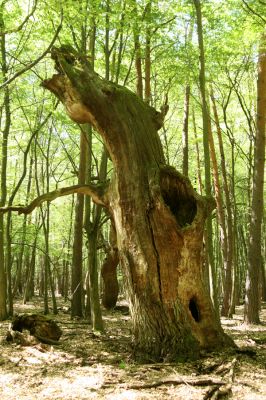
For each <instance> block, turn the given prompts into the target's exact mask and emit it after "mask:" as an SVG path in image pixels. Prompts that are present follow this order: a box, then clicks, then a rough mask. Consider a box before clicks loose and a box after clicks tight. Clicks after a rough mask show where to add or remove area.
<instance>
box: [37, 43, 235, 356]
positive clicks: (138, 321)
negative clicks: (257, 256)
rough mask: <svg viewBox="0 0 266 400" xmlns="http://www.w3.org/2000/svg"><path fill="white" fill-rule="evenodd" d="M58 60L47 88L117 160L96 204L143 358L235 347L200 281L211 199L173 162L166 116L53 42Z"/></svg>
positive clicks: (70, 50)
mask: <svg viewBox="0 0 266 400" xmlns="http://www.w3.org/2000/svg"><path fill="white" fill-rule="evenodd" d="M52 58H53V59H54V60H55V64H56V69H57V71H58V73H57V74H55V75H53V77H52V78H51V79H48V80H46V81H44V82H43V86H44V87H45V88H47V89H49V90H50V91H51V92H53V93H54V94H55V95H56V96H57V97H58V98H59V99H60V101H61V102H62V103H63V104H64V106H65V109H66V111H67V113H68V115H69V116H70V118H71V119H72V120H73V121H75V122H77V123H80V124H82V123H90V124H92V125H93V127H94V128H95V129H96V130H97V131H98V132H99V133H100V134H101V136H102V138H103V140H104V143H105V146H106V148H107V150H108V152H109V154H110V157H111V159H112V162H113V165H114V174H113V177H112V180H111V182H110V184H109V185H108V186H107V187H106V189H105V190H104V191H102V192H101V193H99V192H97V196H94V201H96V202H100V204H102V205H104V206H105V207H107V208H108V211H109V213H110V214H111V216H112V219H113V221H114V224H115V230H116V233H117V247H118V251H119V257H120V263H121V265H122V268H123V271H124V274H125V276H126V281H127V289H128V299H129V303H130V310H131V315H132V321H133V335H134V337H133V339H134V344H135V349H136V352H137V354H144V355H146V357H148V358H150V359H157V360H158V359H164V358H166V357H169V358H178V357H180V356H181V357H184V356H185V357H186V356H190V355H196V354H197V352H198V349H199V348H205V349H214V348H217V347H221V346H226V345H233V342H232V340H231V339H230V338H229V337H228V336H227V335H225V333H224V332H223V330H222V328H221V325H220V322H219V320H218V318H217V317H216V315H215V312H214V310H213V306H212V303H211V300H210V297H209V295H208V293H207V291H206V290H205V287H204V284H203V273H202V265H203V263H202V242H203V229H204V222H205V219H206V216H207V214H208V213H209V212H211V210H212V209H213V208H214V202H213V200H212V199H208V198H206V197H201V196H199V195H198V194H197V193H196V192H195V191H194V190H193V188H192V186H191V184H190V182H189V180H188V179H186V178H185V177H184V176H182V175H181V174H180V173H178V172H177V171H176V170H175V169H174V168H172V167H170V166H167V165H166V163H165V158H164V154H163V150H162V145H161V142H160V139H159V135H158V130H159V129H160V127H161V126H162V119H163V115H162V113H159V112H157V111H156V110H155V109H154V108H152V107H150V106H149V105H147V104H146V103H144V102H143V101H142V100H141V99H140V98H139V97H137V96H136V95H135V94H134V93H132V92H131V91H129V90H128V89H126V88H124V87H121V86H119V85H115V84H113V83H111V82H108V81H106V80H104V79H102V78H101V77H100V76H98V75H97V74H96V73H95V72H94V71H93V70H92V68H91V67H90V65H89V64H88V62H87V61H86V60H85V59H83V58H82V57H79V55H78V54H77V53H76V52H75V51H74V50H73V49H71V48H69V47H66V46H65V47H62V48H59V49H58V48H54V49H53V51H52Z"/></svg>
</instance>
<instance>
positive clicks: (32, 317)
mask: <svg viewBox="0 0 266 400" xmlns="http://www.w3.org/2000/svg"><path fill="white" fill-rule="evenodd" d="M25 329H26V330H28V331H29V332H30V334H31V335H32V336H34V337H35V338H37V339H38V340H40V341H41V342H43V343H47V344H58V341H59V339H60V337H61V335H62V330H61V329H60V328H59V326H58V325H57V324H56V322H55V321H54V320H52V319H51V318H48V317H47V316H44V315H41V314H21V315H17V316H16V317H15V318H14V319H13V321H12V324H11V330H10V335H11V337H15V336H16V334H17V333H22V332H23V330H25ZM13 332H16V333H13ZM10 335H9V338H10ZM19 336H20V335H19Z"/></svg>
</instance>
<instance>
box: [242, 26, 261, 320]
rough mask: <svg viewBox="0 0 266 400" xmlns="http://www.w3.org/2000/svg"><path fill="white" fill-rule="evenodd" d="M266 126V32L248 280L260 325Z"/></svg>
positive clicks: (251, 312)
mask: <svg viewBox="0 0 266 400" xmlns="http://www.w3.org/2000/svg"><path fill="white" fill-rule="evenodd" d="M265 124H266V32H264V33H263V34H262V36H261V40H260V46H259V58H258V80H257V129H256V137H255V149H254V171H253V185H252V206H251V220H250V229H249V246H248V272H247V279H246V297H245V315H244V318H245V321H246V322H247V323H255V324H257V323H259V321H260V319H259V309H260V298H259V293H260V290H259V282H260V279H259V276H260V271H261V264H262V254H261V244H262V241H261V228H262V219H263V186H264V166H265Z"/></svg>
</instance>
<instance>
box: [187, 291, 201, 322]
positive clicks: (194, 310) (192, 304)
mask: <svg viewBox="0 0 266 400" xmlns="http://www.w3.org/2000/svg"><path fill="white" fill-rule="evenodd" d="M189 310H190V312H191V315H192V317H193V318H194V320H195V321H196V322H200V311H199V307H198V305H197V302H196V299H195V297H192V299H190V301H189Z"/></svg>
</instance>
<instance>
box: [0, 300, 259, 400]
mask: <svg viewBox="0 0 266 400" xmlns="http://www.w3.org/2000/svg"><path fill="white" fill-rule="evenodd" d="M39 311H40V312H41V311H42V309H41V302H40V299H38V298H35V299H34V301H33V302H31V303H29V304H28V305H26V306H23V305H21V304H20V303H17V304H16V305H15V312H17V313H18V312H19V313H22V312H23V313H25V312H39ZM242 312H243V307H238V308H237V312H236V314H235V315H234V318H233V319H231V320H229V319H222V323H223V326H224V329H225V331H226V332H227V333H228V334H230V335H231V336H232V337H233V339H234V340H235V342H236V344H237V345H238V346H239V348H240V351H239V352H236V353H233V352H232V351H231V353H230V352H228V353H227V352H224V353H212V354H209V355H208V356H206V355H205V356H203V357H202V358H201V359H200V360H197V361H193V362H186V363H184V364H181V363H178V364H177V363H160V364H158V363H157V364H155V363H154V364H145V365H144V364H136V363H135V362H134V361H133V360H132V359H131V355H130V349H131V346H130V343H131V332H130V317H129V316H128V315H124V314H122V313H121V312H120V311H111V312H106V311H104V322H105V328H106V331H105V333H104V334H99V335H95V334H93V333H92V331H91V327H90V325H88V323H87V322H86V321H85V320H75V321H74V320H70V317H69V315H67V314H64V313H63V312H62V311H60V313H59V314H58V315H56V316H55V317H54V319H55V320H56V321H57V323H58V324H59V325H60V327H61V328H62V330H63V336H62V338H61V339H60V345H58V346H50V345H46V344H41V343H38V344H35V345H34V344H33V345H31V346H21V345H17V344H14V343H12V344H10V343H7V342H6V341H5V336H6V332H7V330H8V325H9V322H10V321H5V322H2V323H0V349H1V353H0V371H1V374H0V398H1V400H7V399H8V400H13V399H17V400H26V399H27V400H34V399H38V400H39V399H45V400H48V399H53V400H59V399H64V400H70V399H106V400H144V399H152V400H157V399H158V400H165V399H169V400H172V399H176V400H178V399H187V400H193V399H195V400H201V399H204V400H207V399H215V398H218V397H219V396H220V397H219V398H221V397H223V398H229V397H231V398H233V399H239V400H262V399H264V400H265V399H266V395H265V394H266V379H265V367H266V325H265V323H266V304H264V307H263V309H262V312H261V321H262V322H263V324H262V325H254V326H249V327H247V326H245V325H243V324H242Z"/></svg>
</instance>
